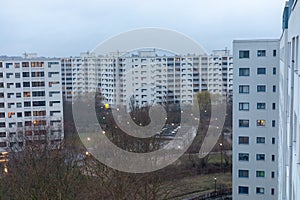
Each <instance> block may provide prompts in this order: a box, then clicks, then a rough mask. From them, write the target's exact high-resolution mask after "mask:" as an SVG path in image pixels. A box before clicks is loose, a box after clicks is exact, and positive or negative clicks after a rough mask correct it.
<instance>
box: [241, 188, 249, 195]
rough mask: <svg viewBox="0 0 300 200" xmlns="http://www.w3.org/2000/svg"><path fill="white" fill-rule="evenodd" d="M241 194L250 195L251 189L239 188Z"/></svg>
mask: <svg viewBox="0 0 300 200" xmlns="http://www.w3.org/2000/svg"><path fill="white" fill-rule="evenodd" d="M239 194H249V188H248V187H245V186H239Z"/></svg>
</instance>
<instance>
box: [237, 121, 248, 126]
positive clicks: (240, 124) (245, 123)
mask: <svg viewBox="0 0 300 200" xmlns="http://www.w3.org/2000/svg"><path fill="white" fill-rule="evenodd" d="M239 127H249V120H247V119H240V120H239Z"/></svg>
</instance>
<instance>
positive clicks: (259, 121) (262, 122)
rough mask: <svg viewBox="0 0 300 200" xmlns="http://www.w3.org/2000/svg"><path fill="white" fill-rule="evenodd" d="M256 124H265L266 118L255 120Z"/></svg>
mask: <svg viewBox="0 0 300 200" xmlns="http://www.w3.org/2000/svg"><path fill="white" fill-rule="evenodd" d="M256 126H266V120H264V119H259V120H257V121H256Z"/></svg>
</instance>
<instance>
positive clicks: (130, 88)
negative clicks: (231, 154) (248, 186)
mask: <svg viewBox="0 0 300 200" xmlns="http://www.w3.org/2000/svg"><path fill="white" fill-rule="evenodd" d="M66 61H68V62H70V63H66ZM80 63H81V64H80ZM67 65H68V66H67ZM68 67H69V69H67V68H68ZM62 70H63V71H62V75H63V77H62V79H63V92H64V96H65V99H66V100H71V96H73V97H76V96H80V95H82V94H85V93H87V92H91V91H96V90H98V89H99V90H100V91H101V93H102V95H103V96H104V97H105V98H106V101H107V103H109V104H110V105H112V106H116V105H124V106H128V105H126V104H127V103H128V102H131V103H134V104H135V106H145V105H152V104H155V103H174V102H175V103H179V102H180V103H182V104H186V103H187V104H191V103H193V101H194V95H195V94H196V93H198V92H199V91H206V90H207V91H209V92H211V93H212V94H218V95H219V96H220V98H221V99H223V100H225V99H227V98H230V97H231V95H232V76H233V71H232V70H233V65H232V56H231V55H230V52H229V51H228V50H218V51H214V52H213V54H212V55H210V56H207V55H184V56H178V55H166V54H161V52H158V51H156V50H140V51H136V52H125V53H124V52H123V53H121V52H115V53H110V54H108V55H95V54H93V53H86V54H81V56H80V57H79V58H78V57H76V58H67V59H63V60H62ZM67 70H68V71H69V73H67ZM70 71H72V74H71V73H70ZM67 84H68V85H69V86H66V85H67ZM71 85H72V87H71ZM71 89H72V91H71Z"/></svg>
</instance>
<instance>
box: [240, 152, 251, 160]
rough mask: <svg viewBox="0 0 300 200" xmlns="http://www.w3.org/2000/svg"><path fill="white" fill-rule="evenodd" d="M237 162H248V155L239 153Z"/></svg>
mask: <svg viewBox="0 0 300 200" xmlns="http://www.w3.org/2000/svg"><path fill="white" fill-rule="evenodd" d="M239 161H249V154H248V153H239Z"/></svg>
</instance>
